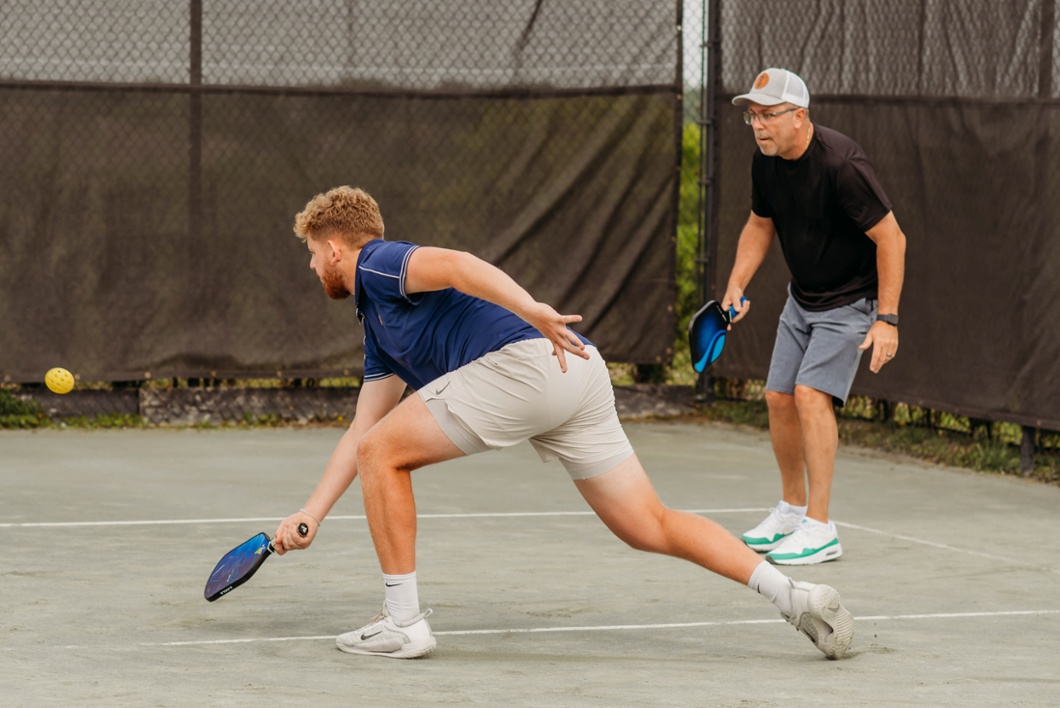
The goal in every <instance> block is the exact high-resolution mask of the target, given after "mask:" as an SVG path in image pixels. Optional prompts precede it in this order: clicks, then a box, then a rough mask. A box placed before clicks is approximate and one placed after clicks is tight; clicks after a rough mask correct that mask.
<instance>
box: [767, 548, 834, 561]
mask: <svg viewBox="0 0 1060 708" xmlns="http://www.w3.org/2000/svg"><path fill="white" fill-rule="evenodd" d="M842 555H843V546H842V545H840V544H838V543H835V544H833V545H831V546H827V547H826V548H822V549H821V550H819V551H817V552H816V553H809V554H807V555H805V556H792V557H783V556H781V557H779V558H778V557H776V556H771V555H767V556H766V560H767V561H769V562H770V563H772V564H773V565H816V564H818V563H827V562H828V561H834V560H837V559H838V558H839V557H840V556H842Z"/></svg>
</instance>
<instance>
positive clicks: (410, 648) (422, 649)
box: [335, 636, 438, 659]
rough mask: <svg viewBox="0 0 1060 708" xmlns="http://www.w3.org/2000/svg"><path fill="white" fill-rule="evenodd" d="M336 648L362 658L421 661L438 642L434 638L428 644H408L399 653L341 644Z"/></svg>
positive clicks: (336, 643) (336, 644)
mask: <svg viewBox="0 0 1060 708" xmlns="http://www.w3.org/2000/svg"><path fill="white" fill-rule="evenodd" d="M335 646H336V647H338V649H339V651H344V652H346V653H347V654H360V655H362V656H383V657H386V658H388V659H419V658H420V657H424V656H427V655H428V654H430V653H431V652H432V651H434V648H435V647H436V646H438V640H436V639H435V638H434V637H433V636H432V637H431V638H430V640H429V641H427V642H421V643H419V644H406V645H405V646H404V647H402V648H401V649H399V650H398V651H369V650H367V649H358V648H357V647H351V646H349V645H346V644H340V643H338V642H335Z"/></svg>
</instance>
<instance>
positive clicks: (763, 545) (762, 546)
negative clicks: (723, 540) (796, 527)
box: [740, 533, 791, 553]
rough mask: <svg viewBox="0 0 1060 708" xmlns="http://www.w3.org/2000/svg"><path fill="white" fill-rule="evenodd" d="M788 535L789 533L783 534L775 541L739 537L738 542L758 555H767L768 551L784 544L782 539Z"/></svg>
mask: <svg viewBox="0 0 1060 708" xmlns="http://www.w3.org/2000/svg"><path fill="white" fill-rule="evenodd" d="M790 535H791V534H790V533H789V534H785V535H783V536H781V537H780V538H778V539H777V540H776V541H763V540H761V539H754V538H748V537H747V536H740V540H741V541H743V542H744V545H745V546H747V547H748V548H750V549H751V550H752V551H756V552H758V553H768V552H769V551H772V550H773V549H774V548H776V547H777V546H779V545H780V544H782V543H783V542H784V539H785V538H787V537H788V536H790Z"/></svg>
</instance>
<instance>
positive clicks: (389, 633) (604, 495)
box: [276, 187, 854, 658]
mask: <svg viewBox="0 0 1060 708" xmlns="http://www.w3.org/2000/svg"><path fill="white" fill-rule="evenodd" d="M295 232H296V234H297V235H298V236H299V237H300V238H302V239H304V240H305V242H306V245H307V247H308V249H309V252H310V254H311V257H310V262H309V265H310V267H311V268H312V269H313V270H314V271H315V272H316V274H317V275H318V276H319V278H320V280H321V283H322V285H323V287H324V290H325V292H326V293H327V294H328V295H329V296H330V297H332V298H345V297H348V296H350V295H351V294H352V295H353V296H354V298H355V301H356V307H357V316H358V318H359V319H360V321H361V324H362V325H363V326H364V333H365V340H364V352H365V360H364V372H365V375H364V384H363V386H362V387H361V390H360V394H359V396H358V399H357V410H356V414H355V416H354V420H353V422H352V424H351V425H350V428H349V430H347V431H346V433H345V434H344V435H343V437H342V439H341V440H340V441H339V443H338V445H337V446H336V449H335V451H334V453H333V454H332V456H331V459H330V461H329V462H328V465H327V467H326V468H325V470H324V475H323V477H322V479H321V481H320V483H319V484H318V485H317V488H316V490H315V491H314V492H313V494H312V495H311V496H310V498H309V500H308V501H307V502H306V504H305V506H304V507H303V508H302V509H301V510H300V511H298V512H297V513H295V514H292V515H291V516H290V517H288V518H287V519H285V520H284V521H283V522H282V523H281V524H280V525H279V527H278V528H277V530H276V547H277V551H278V552H280V553H284V552H286V551H288V550H292V549H298V548H305V547H307V546H308V545H309V544H310V543H312V541H313V539H314V538H315V536H316V534H317V531H318V530H319V527H320V522H321V521H322V520H323V519H324V518H325V517H326V516H327V514H328V512H329V511H330V510H331V508H332V506H333V505H334V504H335V502H336V501H337V500H338V499H339V497H340V496H342V494H343V493H344V492H345V490H346V489H347V487H349V485H350V483H351V482H353V479H354V478H355V477H356V476H358V475H359V476H360V480H361V489H362V493H363V497H364V506H365V513H366V515H367V517H368V526H369V529H370V531H371V535H372V541H373V543H374V544H375V550H376V555H377V556H378V558H379V563H380V565H381V567H382V571H383V584H384V597H385V599H384V605H383V610H382V612H380V613H379V615H377V616H376V617H375V618H374V619H373V620H371V621H370V622H369V623H368V624H367V625H365V626H364V627H361V628H359V629H356V630H354V631H352V632H348V633H346V634H343V635H340V636H339V637H338V639H337V640H336V643H337V645H338V648H339V649H341V650H342V651H345V652H349V653H353V654H368V655H377V656H386V657H392V658H415V657H418V656H423V655H425V654H427V653H429V652H431V651H432V650H433V649H434V647H435V645H436V641H435V638H434V635H433V633H432V632H431V628H430V625H429V624H428V623H427V616H428V615H429V614H430V610H426V611H423V610H421V608H420V601H419V592H418V586H417V577H416V504H415V499H414V497H413V493H412V481H411V473H412V471H413V470H415V469H418V468H420V467H423V466H425V465H430V464H433V463H436V462H442V461H445V460H450V459H453V458H457V457H461V456H463V455H471V454H475V453H478V452H483V451H486V450H497V449H501V448H505V447H509V446H511V445H514V444H516V443H518V442H522V441H524V440H529V441H530V443H531V444H532V445H533V446H534V447H535V448H536V449H537V451H538V453H539V454H540V456H541V458H542V459H543V460H546V461H547V460H559V461H560V462H561V463H562V464H563V466H564V467H565V468H566V469H567V472H568V473H569V474H570V476H571V478H572V479H573V480H574V484H575V486H576V487H577V489H578V491H579V492H580V493H581V495H582V496H583V497H584V498H585V500H586V501H587V502H588V503H589V506H590V507H591V508H592V509H593V510H594V511H595V512H596V514H597V515H598V516H599V517H600V519H601V520H602V521H603V522H604V524H606V525H607V527H608V528H609V529H611V531H612V532H614V533H615V535H616V536H618V537H619V538H620V539H622V540H623V541H625V542H626V543H627V544H629V545H630V546H632V547H633V548H636V549H639V550H645V551H652V552H655V553H663V554H667V555H671V556H675V557H678V558H684V559H686V560H689V561H692V562H693V563H697V564H699V565H701V566H702V567H704V568H707V569H708V570H711V571H713V572H715V573H718V574H720V575H723V576H725V577H727V578H730V579H732V580H735V581H737V582H740V583H744V584H746V585H749V586H750V587H752V588H754V589H755V590H757V591H758V592H759V593H761V594H763V595H765V596H766V597H767V598H768V599H770V600H771V601H772V602H773V603H774V604H775V605H776V606H777V608H778V609H779V610H780V612H781V614H782V615H783V616H784V617H786V618H787V619H788V621H789V622H791V623H792V624H793V625H795V626H796V627H797V628H798V629H799V630H800V631H801V632H803V633H804V634H806V635H807V636H808V637H809V638H810V640H811V641H812V642H813V643H814V644H815V645H816V646H817V647H818V648H819V649H820V650H821V651H822V652H824V653H825V655H826V656H828V657H829V658H838V657H841V656H842V655H843V654H845V653H846V652H847V650H848V649H849V646H850V641H851V637H852V635H853V625H854V620H853V617H852V616H851V614H850V613H849V612H848V611H847V610H846V609H845V608H843V607H842V605H841V604H840V597H839V593H838V592H836V590H835V589H833V588H831V587H829V586H827V585H813V584H810V583H797V582H793V581H792V580H790V579H789V578H788V577H787V576H785V575H784V574H783V573H781V572H780V571H779V570H777V569H776V568H774V567H773V566H771V565H769V564H768V563H766V562H764V561H762V560H761V559H760V558H759V557H758V556H757V555H756V554H755V553H754V552H753V551H751V550H749V549H748V548H747V547H746V546H745V545H744V544H743V543H741V542H740V540H739V539H737V538H736V537H734V536H733V535H731V534H730V533H729V532H728V531H726V530H725V529H724V528H722V527H721V526H719V525H718V524H716V523H714V522H713V521H710V520H708V519H705V518H703V517H701V516H698V515H695V514H689V513H685V512H679V511H674V510H671V509H668V508H666V507H665V506H663V505H662V503H661V502H660V501H659V498H658V497H657V496H656V494H655V492H654V490H653V489H652V486H651V483H650V482H649V481H648V477H647V475H646V474H645V472H644V468H643V467H642V466H641V464H640V461H639V460H638V459H637V456H636V454H635V453H634V452H633V448H632V447H631V446H630V443H629V440H628V439H627V437H626V434H625V431H624V430H623V429H622V426H621V424H620V423H619V420H618V415H617V412H616V410H615V401H614V391H613V389H612V387H611V381H610V376H609V374H608V370H607V366H606V365H605V363H604V360H603V359H602V358H601V357H600V354H599V352H597V350H596V348H595V347H594V346H593V345H592V343H591V342H589V341H588V340H586V339H585V338H584V337H582V336H580V335H578V334H576V333H575V332H574V331H573V330H571V329H570V327H569V325H571V324H574V323H577V322H579V321H581V317H580V316H578V315H561V314H559V313H558V312H556V311H555V310H554V309H553V308H552V307H550V306H549V305H547V304H545V303H542V302H538V301H536V300H534V298H533V297H531V296H530V294H529V293H527V292H526V290H524V289H523V288H522V287H520V286H519V285H518V284H517V283H516V282H515V281H514V280H512V279H511V278H510V277H508V276H507V275H505V274H504V273H503V272H502V271H501V270H499V269H497V268H495V267H494V266H492V265H490V264H488V263H486V262H485V261H482V260H480V259H478V258H476V257H475V256H473V255H471V254H469V253H463V252H459V251H453V250H448V249H442V248H431V247H427V246H417V245H415V244H412V243H408V242H403V241H396V242H392V241H386V240H384V238H383V220H382V217H381V215H380V213H379V207H378V205H377V204H376V202H375V200H374V199H372V197H370V196H369V195H368V194H366V193H365V192H364V191H362V190H359V189H352V188H350V187H338V188H335V189H332V190H331V191H329V192H327V193H326V194H321V195H318V196H317V197H315V198H314V199H312V200H311V201H310V202H309V203H308V204H307V205H306V208H305V210H303V211H302V212H301V213H300V214H298V216H297V218H296V222H295ZM406 386H411V387H412V388H413V389H415V391H416V393H415V395H410V396H408V397H406V398H404V399H402V394H403V393H404V391H405V388H406ZM301 523H305V524H307V525H308V526H309V533H308V534H307V536H306V537H304V538H303V537H302V536H301V535H300V534H299V533H298V532H297V530H296V529H297V528H298V525H299V524H301Z"/></svg>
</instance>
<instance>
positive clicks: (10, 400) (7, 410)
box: [0, 390, 51, 429]
mask: <svg viewBox="0 0 1060 708" xmlns="http://www.w3.org/2000/svg"><path fill="white" fill-rule="evenodd" d="M50 422H51V421H50V420H49V419H48V416H47V415H45V413H44V409H43V408H41V406H40V404H39V403H37V402H36V401H23V400H22V399H21V398H19V397H17V396H16V395H14V394H13V393H11V392H10V391H2V390H0V429H5V428H6V429H28V428H40V427H44V426H46V425H48V424H49V423H50Z"/></svg>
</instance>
